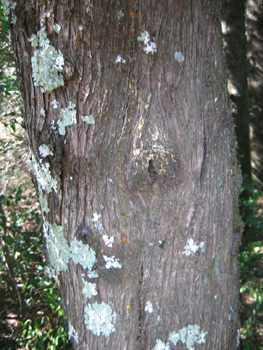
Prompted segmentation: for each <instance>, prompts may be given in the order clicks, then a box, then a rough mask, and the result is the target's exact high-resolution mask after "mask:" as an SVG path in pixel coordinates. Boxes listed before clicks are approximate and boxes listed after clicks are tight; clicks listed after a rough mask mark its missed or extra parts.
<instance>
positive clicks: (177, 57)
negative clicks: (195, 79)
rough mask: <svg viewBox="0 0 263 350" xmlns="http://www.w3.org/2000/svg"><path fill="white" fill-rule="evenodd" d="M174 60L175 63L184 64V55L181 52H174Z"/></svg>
mask: <svg viewBox="0 0 263 350" xmlns="http://www.w3.org/2000/svg"><path fill="white" fill-rule="evenodd" d="M174 58H175V60H176V61H177V62H179V63H183V62H184V55H183V54H182V52H181V51H175V53H174Z"/></svg>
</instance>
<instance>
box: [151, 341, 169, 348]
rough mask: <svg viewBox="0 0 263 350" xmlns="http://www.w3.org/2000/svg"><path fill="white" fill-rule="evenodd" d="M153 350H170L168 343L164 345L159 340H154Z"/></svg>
mask: <svg viewBox="0 0 263 350" xmlns="http://www.w3.org/2000/svg"><path fill="white" fill-rule="evenodd" d="M153 350H171V348H170V345H169V343H166V344H165V343H164V342H163V341H162V340H161V339H157V340H156V345H155V347H154V348H153Z"/></svg>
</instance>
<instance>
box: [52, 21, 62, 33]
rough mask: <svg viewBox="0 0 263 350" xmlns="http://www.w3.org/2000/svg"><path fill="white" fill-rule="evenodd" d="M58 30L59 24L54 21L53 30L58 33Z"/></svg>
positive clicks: (59, 28)
mask: <svg viewBox="0 0 263 350" xmlns="http://www.w3.org/2000/svg"><path fill="white" fill-rule="evenodd" d="M60 30H61V26H60V25H59V24H58V23H55V25H54V31H55V32H56V33H57V34H59V32H60Z"/></svg>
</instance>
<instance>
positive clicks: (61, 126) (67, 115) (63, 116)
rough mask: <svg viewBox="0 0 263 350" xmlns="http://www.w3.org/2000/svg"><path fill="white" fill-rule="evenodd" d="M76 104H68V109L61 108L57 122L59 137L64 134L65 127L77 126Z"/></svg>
mask: <svg viewBox="0 0 263 350" xmlns="http://www.w3.org/2000/svg"><path fill="white" fill-rule="evenodd" d="M75 107H76V104H75V103H72V102H69V104H68V107H66V108H62V109H61V111H60V119H59V120H58V121H57V124H58V132H59V134H60V135H65V134H66V127H67V126H70V125H72V124H77V119H76V110H75Z"/></svg>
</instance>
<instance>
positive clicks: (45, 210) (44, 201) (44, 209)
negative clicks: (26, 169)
mask: <svg viewBox="0 0 263 350" xmlns="http://www.w3.org/2000/svg"><path fill="white" fill-rule="evenodd" d="M38 199H39V203H40V205H41V210H42V213H46V214H47V213H49V212H50V209H49V207H48V200H47V196H46V195H45V194H43V191H42V188H41V187H38Z"/></svg>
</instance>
